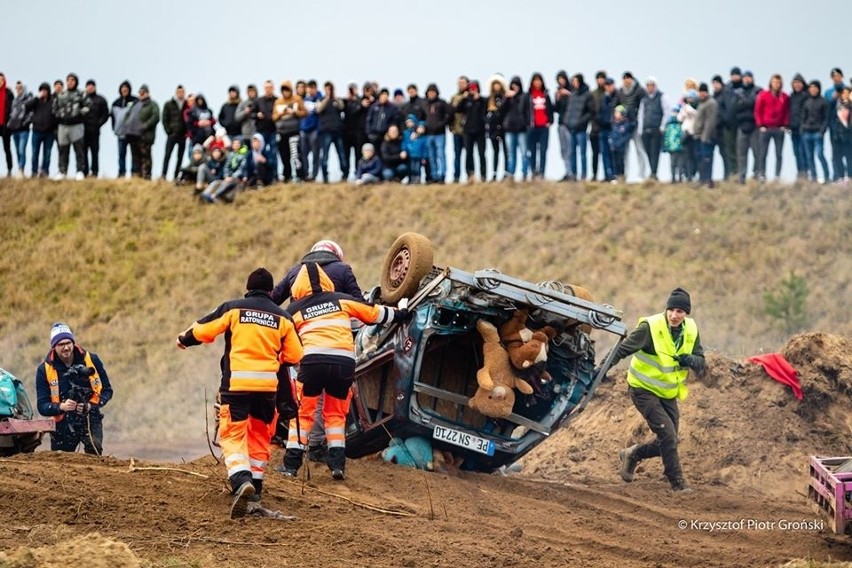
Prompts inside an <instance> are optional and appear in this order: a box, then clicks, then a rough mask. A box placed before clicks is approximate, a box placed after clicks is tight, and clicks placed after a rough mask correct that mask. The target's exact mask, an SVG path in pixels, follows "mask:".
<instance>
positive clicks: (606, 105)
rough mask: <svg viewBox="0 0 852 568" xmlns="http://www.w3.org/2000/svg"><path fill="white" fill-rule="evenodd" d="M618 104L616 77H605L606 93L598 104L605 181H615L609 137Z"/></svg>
mask: <svg viewBox="0 0 852 568" xmlns="http://www.w3.org/2000/svg"><path fill="white" fill-rule="evenodd" d="M617 105H618V93H616V91H615V79H613V78H612V77H607V78H606V79H604V94H603V96H602V97H601V101H600V104H599V105H598V126H599V127H600V130H599V135H600V139H599V140H600V145H599V147H600V153H601V161H602V162H603V171H604V181H608V182H614V181H615V164H614V163H613V161H614V156H613V153H612V148H611V147H610V144H609V137H610V135H611V134H612V120H613V118H614V115H615V107H616V106H617Z"/></svg>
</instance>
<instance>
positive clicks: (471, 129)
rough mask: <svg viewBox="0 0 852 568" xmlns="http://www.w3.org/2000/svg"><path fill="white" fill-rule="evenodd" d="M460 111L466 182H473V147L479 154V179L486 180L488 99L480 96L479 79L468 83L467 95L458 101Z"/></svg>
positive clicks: (474, 177) (474, 179) (474, 178)
mask: <svg viewBox="0 0 852 568" xmlns="http://www.w3.org/2000/svg"><path fill="white" fill-rule="evenodd" d="M459 108H460V109H461V112H462V113H464V117H465V120H464V125H463V126H462V132H463V134H462V136H463V138H464V154H465V171H466V172H467V182H468V183H474V182H475V181H476V176H475V175H474V171H475V170H474V164H473V147H474V146H476V153H477V155H478V156H479V180H480V181H486V180H487V179H488V178H487V177H486V169H485V168H486V163H485V129H486V115H487V113H488V99H487V98H485V97H483V96H482V93H481V91H480V87H479V81H471V82H470V84H469V85H468V91H467V96H466V97H464V98H463V99H462V101H461V102H460V103H459Z"/></svg>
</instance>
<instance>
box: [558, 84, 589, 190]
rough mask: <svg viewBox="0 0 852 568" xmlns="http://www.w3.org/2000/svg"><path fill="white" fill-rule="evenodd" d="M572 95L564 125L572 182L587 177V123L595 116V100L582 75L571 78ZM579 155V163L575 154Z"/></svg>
mask: <svg viewBox="0 0 852 568" xmlns="http://www.w3.org/2000/svg"><path fill="white" fill-rule="evenodd" d="M571 87H572V94H571V97H570V98H569V99H568V108H567V115H568V116H567V118H566V121H565V122H566V124H567V125H568V133H569V134H570V137H569V143H570V155H569V159H570V166H571V171H572V172H574V174H573V178H572V180H575V179H579V180H585V179H587V178H588V175H589V170H588V168H589V165H588V161H587V160H586V148H587V147H588V145H589V143H588V140H589V138H588V134H587V131H588V129H589V123H590V122H591V121H592V118H593V117H594V115H595V100H594V97H593V96H592V91H591V90H589V86H588V85H587V84H586V80H585V78H584V77H583V74H582V73H577V74H575V75H574V76H573V77H572V78H571ZM578 153H579V155H580V160H579V163H578V161H577V154H578Z"/></svg>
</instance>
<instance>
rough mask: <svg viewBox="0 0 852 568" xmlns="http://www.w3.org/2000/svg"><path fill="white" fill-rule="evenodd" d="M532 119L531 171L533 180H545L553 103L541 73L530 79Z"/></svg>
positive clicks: (530, 142)
mask: <svg viewBox="0 0 852 568" xmlns="http://www.w3.org/2000/svg"><path fill="white" fill-rule="evenodd" d="M529 100H530V117H529V131H528V132H529V133H528V135H527V144H528V146H529V153H530V170H531V173H532V177H533V179H544V169H545V166H546V165H547V143H548V141H549V139H550V125H551V124H553V103H552V102H551V100H550V93H549V92H548V91H547V87H545V86H544V77H543V76H542V75H541V73H537V72H536V73H533V74H532V78H531V79H530V93H529Z"/></svg>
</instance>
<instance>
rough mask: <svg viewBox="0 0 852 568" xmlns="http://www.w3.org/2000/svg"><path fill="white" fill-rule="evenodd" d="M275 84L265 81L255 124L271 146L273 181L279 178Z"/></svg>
mask: <svg viewBox="0 0 852 568" xmlns="http://www.w3.org/2000/svg"><path fill="white" fill-rule="evenodd" d="M275 101H276V98H275V86H274V85H273V84H272V81H270V80H269V79H267V80H266V81H264V82H263V96H262V97H260V98H259V99H257V112H256V113H255V126H256V127H257V131H258V132H259V133H260V134H261V135H262V136H263V140H264V141H265V142H266V145H267V146H269V149H270V154H271V155H272V158H273V160H272V162H270V163H269V169H271V170H272V172H273V181H277V180H278V153H279V152H278V138H277V136H276V132H277V130H276V128H275V121H274V120H273V119H272V114H273V112H274V109H275Z"/></svg>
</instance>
